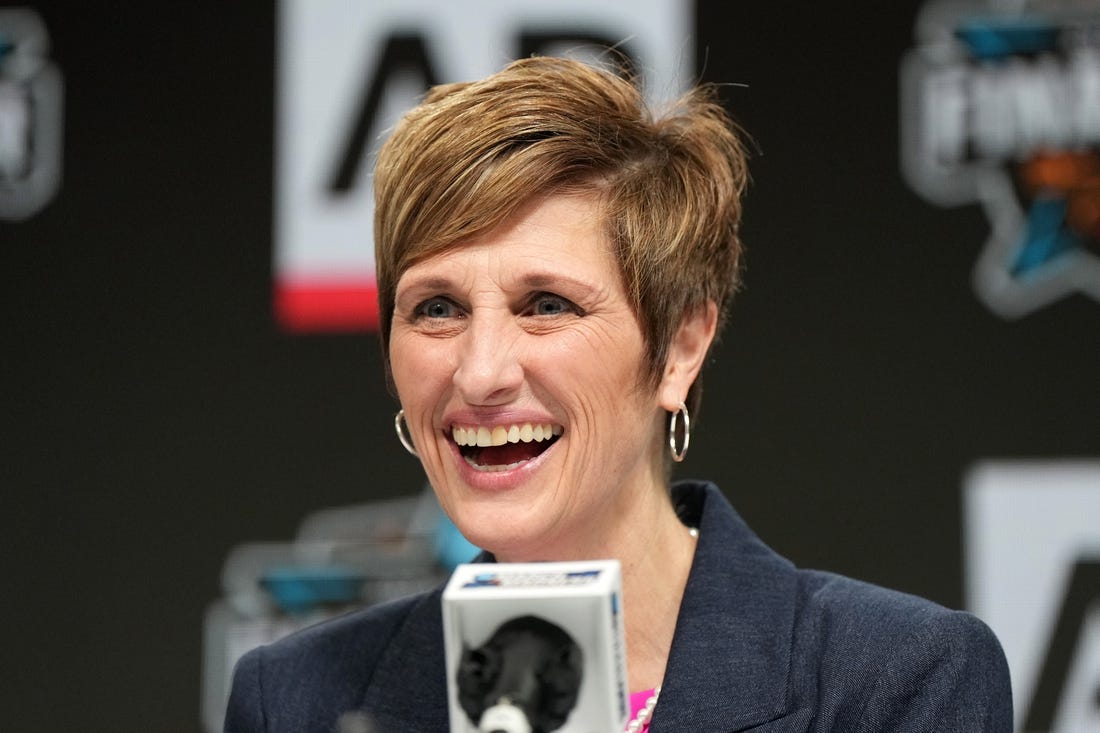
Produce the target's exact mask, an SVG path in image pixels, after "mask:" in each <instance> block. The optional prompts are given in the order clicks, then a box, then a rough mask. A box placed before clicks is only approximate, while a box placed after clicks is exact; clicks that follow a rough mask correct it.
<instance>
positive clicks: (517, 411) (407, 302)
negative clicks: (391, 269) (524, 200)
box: [390, 196, 664, 561]
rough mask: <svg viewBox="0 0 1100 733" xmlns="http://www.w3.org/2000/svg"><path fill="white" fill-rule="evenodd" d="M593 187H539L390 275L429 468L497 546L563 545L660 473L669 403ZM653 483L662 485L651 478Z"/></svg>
mask: <svg viewBox="0 0 1100 733" xmlns="http://www.w3.org/2000/svg"><path fill="white" fill-rule="evenodd" d="M643 349H644V346H643V342H642V334H641V331H640V329H639V326H638V323H637V320H636V318H635V316H634V313H633V311H632V310H631V308H630V306H629V305H628V302H627V299H626V295H625V293H624V291H623V287H622V284H621V282H620V278H619V274H618V270H617V267H616V265H615V262H614V260H613V258H612V255H611V253H610V249H609V245H608V243H607V241H606V238H605V237H604V235H603V232H602V226H601V221H600V218H599V208H598V204H597V202H596V200H595V199H594V198H591V197H582V196H552V197H548V198H544V199H539V200H536V201H535V202H533V203H531V204H529V205H528V206H527V207H525V208H523V209H522V210H521V211H520V212H519V214H517V215H516V216H515V217H513V218H512V219H511V220H510V221H508V222H506V223H505V224H504V225H503V226H501V227H500V228H498V229H496V230H494V231H492V232H490V233H489V234H488V235H486V236H484V237H480V238H477V239H475V240H474V241H471V242H469V243H466V244H464V245H462V246H460V247H458V248H456V249H454V250H451V251H449V252H446V253H444V254H441V255H438V256H436V257H433V258H430V259H428V260H425V261H423V262H420V263H418V264H416V265H413V266H412V267H410V268H409V269H408V270H407V271H406V272H405V273H404V274H403V275H402V276H401V278H400V280H399V281H398V283H397V294H396V308H395V311H394V318H393V328H392V333H391V339H390V360H391V364H392V368H393V376H394V381H395V384H396V386H397V391H398V394H399V396H400V399H401V405H402V407H403V408H404V410H405V417H406V419H407V421H408V425H409V430H410V433H411V435H412V438H413V442H414V443H415V445H416V448H417V452H418V453H419V455H420V459H421V461H422V462H423V464H424V468H425V470H426V472H427V474H428V478H429V480H430V481H431V483H432V486H433V487H434V488H435V490H436V493H437V494H438V495H439V499H440V502H441V503H442V505H443V507H444V509H445V510H446V512H447V513H448V515H449V516H450V517H451V518H452V519H453V520H454V522H455V523H456V524H457V525H458V527H459V529H460V530H462V532H463V534H465V535H466V537H467V538H468V539H469V540H470V541H471V542H473V543H474V544H476V545H478V546H479V547H483V548H485V549H489V550H491V551H493V552H494V553H496V555H497V557H498V558H499V559H501V560H531V561H534V560H540V559H568V558H569V557H571V556H576V557H582V556H584V555H585V553H586V551H595V550H598V549H599V548H600V547H602V546H603V544H602V543H603V542H605V541H607V540H608V539H610V538H611V537H613V536H615V534H616V533H617V532H622V531H626V529H627V528H626V527H625V526H624V525H625V523H626V522H627V521H628V518H629V515H630V512H629V508H630V506H631V504H632V502H635V501H637V500H638V499H639V497H641V496H642V495H643V494H642V492H645V491H649V490H652V489H653V488H654V485H655V484H657V483H660V484H663V481H664V479H663V470H664V469H663V465H662V462H661V460H660V453H659V449H660V436H661V434H662V426H663V417H662V416H663V412H662V409H661V406H660V405H659V404H658V400H657V396H656V393H655V392H654V391H653V390H650V389H645V388H642V387H640V386H639V385H640V384H641V380H640V370H641V369H642V364H643V357H644V351H643ZM661 489H662V490H663V486H661Z"/></svg>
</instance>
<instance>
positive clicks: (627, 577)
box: [619, 497, 695, 691]
mask: <svg viewBox="0 0 1100 733" xmlns="http://www.w3.org/2000/svg"><path fill="white" fill-rule="evenodd" d="M663 501H664V504H663V507H664V508H663V509H661V510H660V511H659V512H657V518H656V520H655V522H654V523H652V524H649V525H648V526H643V527H640V528H639V529H640V535H639V536H638V537H637V539H638V540H641V542H635V543H632V544H633V546H634V547H635V548H636V549H635V552H634V554H633V555H630V556H625V557H620V558H619V560H620V562H621V563H622V572H623V618H624V622H625V628H626V658H627V676H628V682H629V686H630V689H631V690H632V691H639V690H648V689H651V688H653V687H656V686H657V685H659V684H661V681H662V680H663V679H664V674H665V667H666V665H667V663H668V656H669V653H670V651H671V649H672V636H673V634H674V633H675V631H676V619H677V617H678V616H679V611H680V602H681V600H682V599H683V595H684V587H685V586H686V585H687V579H688V574H689V573H690V572H691V564H692V560H693V558H694V554H695V537H694V536H693V535H692V534H691V532H690V530H689V529H688V528H687V527H685V526H684V525H683V524H682V523H681V522H680V520H679V518H678V517H677V516H676V514H675V512H674V511H673V509H672V506H671V504H669V503H668V500H667V498H665V497H663Z"/></svg>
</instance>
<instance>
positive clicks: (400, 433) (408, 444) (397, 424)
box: [393, 407, 420, 458]
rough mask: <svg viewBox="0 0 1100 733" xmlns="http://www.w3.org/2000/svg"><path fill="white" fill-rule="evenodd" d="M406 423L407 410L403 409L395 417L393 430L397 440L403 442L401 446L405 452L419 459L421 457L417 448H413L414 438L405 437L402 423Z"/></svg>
mask: <svg viewBox="0 0 1100 733" xmlns="http://www.w3.org/2000/svg"><path fill="white" fill-rule="evenodd" d="M404 421H405V408H403V407H402V408H401V409H400V410H398V411H397V414H396V415H394V416H393V430H394V432H395V433H397V439H398V440H400V441H401V445H402V446H404V448H405V450H407V451H408V452H409V454H410V455H412V456H416V457H417V458H419V457H420V456H419V455H418V454H417V452H416V448H413V444H412V437H410V436H408V435H405V429H404V428H403V427H401V423H403V422H404Z"/></svg>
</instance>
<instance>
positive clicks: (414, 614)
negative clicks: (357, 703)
mask: <svg viewBox="0 0 1100 733" xmlns="http://www.w3.org/2000/svg"><path fill="white" fill-rule="evenodd" d="M442 594H443V589H442V588H439V589H437V590H435V591H434V592H432V593H429V594H428V595H426V596H425V597H424V598H423V599H421V601H420V602H419V603H418V604H417V605H416V606H415V607H414V608H413V609H412V611H411V612H410V613H409V617H408V619H407V620H406V621H405V623H404V625H402V627H401V629H400V631H398V632H397V634H395V635H394V637H393V640H392V642H391V643H390V644H389V646H388V647H387V648H386V652H385V654H384V655H383V657H382V659H381V660H380V662H379V664H378V666H377V667H376V668H375V669H376V671H375V673H374V676H373V677H372V678H371V680H370V682H369V683H368V685H367V690H366V695H365V696H364V699H363V710H364V711H365V712H366V713H367V714H368V715H369V716H370V717H371V718H372V719H373V721H374V722H375V723H376V724H377V726H378V729H379V730H381V731H385V732H386V733H436V732H438V733H446V731H447V730H448V724H447V720H448V717H447V673H446V664H445V662H444V647H443V613H442V606H441V598H442Z"/></svg>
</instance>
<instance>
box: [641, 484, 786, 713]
mask: <svg viewBox="0 0 1100 733" xmlns="http://www.w3.org/2000/svg"><path fill="white" fill-rule="evenodd" d="M673 501H674V502H675V504H676V507H677V512H678V514H679V515H680V517H681V519H683V520H684V522H685V523H686V524H688V525H689V526H694V527H698V528H699V541H698V544H697V545H696V549H695V558H694V561H693V563H692V568H691V572H690V574H689V575H688V582H687V587H686V589H685V592H684V598H683V601H682V602H681V606H680V615H679V618H678V619H677V623H676V632H675V635H674V637H673V641H672V650H671V653H670V656H669V660H668V666H667V668H666V671H665V679H664V683H663V684H662V687H661V697H660V701H659V702H658V703H657V709H656V711H655V713H654V716H653V724H652V727H651V729H650V730H651V733H664V732H665V731H683V730H713V731H716V730H722V731H731V730H741V729H744V728H749V727H752V726H754V725H760V724H762V723H765V722H767V721H769V720H774V719H776V718H779V717H781V716H782V715H783V714H784V713H785V712H787V709H788V707H789V693H788V676H789V672H790V664H791V639H792V634H793V629H794V615H795V591H796V582H797V576H796V572H795V569H794V566H793V565H791V563H790V562H788V561H787V560H785V559H783V558H782V557H780V556H779V555H778V554H776V553H775V552H773V551H772V550H771V549H770V548H768V547H767V546H766V545H765V544H764V543H763V542H761V541H760V539H759V538H758V537H757V536H756V535H755V534H754V533H753V532H752V530H750V529H749V527H748V526H747V525H746V524H745V522H744V520H742V519H741V517H740V516H739V515H738V514H737V512H736V511H734V509H733V507H732V506H731V505H730V503H729V502H728V501H727V500H726V498H725V497H724V496H723V495H722V493H721V491H719V490H718V488H717V487H716V486H714V485H713V484H709V483H682V484H678V485H677V486H676V487H675V488H674V492H673ZM626 612H627V613H629V609H627V610H626Z"/></svg>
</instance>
